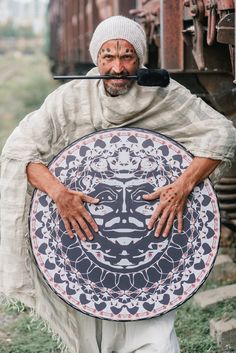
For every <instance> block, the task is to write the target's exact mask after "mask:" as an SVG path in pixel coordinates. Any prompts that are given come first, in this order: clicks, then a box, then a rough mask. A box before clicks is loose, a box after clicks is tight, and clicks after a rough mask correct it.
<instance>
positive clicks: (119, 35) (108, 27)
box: [89, 16, 147, 66]
mask: <svg viewBox="0 0 236 353" xmlns="http://www.w3.org/2000/svg"><path fill="white" fill-rule="evenodd" d="M113 39H124V40H127V42H129V43H131V44H132V45H133V47H134V49H135V51H136V53H137V55H138V58H139V65H140V66H141V65H143V62H144V59H145V55H146V50H147V47H146V34H145V32H144V30H143V28H142V26H141V25H140V24H138V23H137V22H135V21H134V20H131V19H130V18H127V17H124V16H112V17H109V18H107V19H106V20H104V21H102V22H101V23H100V24H99V25H98V26H97V28H96V29H95V31H94V33H93V36H92V39H91V42H90V45H89V51H90V54H91V57H92V59H93V62H94V64H95V65H97V57H98V52H99V50H100V48H101V46H102V45H103V44H104V43H105V42H107V41H108V40H113Z"/></svg>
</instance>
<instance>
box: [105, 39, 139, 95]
mask: <svg viewBox="0 0 236 353" xmlns="http://www.w3.org/2000/svg"><path fill="white" fill-rule="evenodd" d="M138 67H139V60H138V56H137V54H136V51H135V49H134V47H133V46H132V44H130V43H129V42H127V41H126V40H123V39H115V40H109V41H107V42H105V43H104V44H103V45H102V47H101V49H100V51H99V53H98V70H99V73H100V75H116V76H121V75H135V73H136V71H137V69H138ZM103 82H104V87H105V90H106V91H107V92H108V93H109V94H110V95H111V96H119V95H121V94H125V93H127V92H128V91H129V89H130V87H131V86H132V84H133V80H127V79H114V80H113V79H112V80H104V81H103Z"/></svg>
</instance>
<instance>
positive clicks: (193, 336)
mask: <svg viewBox="0 0 236 353" xmlns="http://www.w3.org/2000/svg"><path fill="white" fill-rule="evenodd" d="M222 318H225V319H230V318H236V302H235V301H233V300H229V301H225V302H222V303H219V304H218V305H217V306H216V307H214V308H210V309H204V310H202V309H199V308H197V307H195V306H193V305H192V302H191V300H190V301H189V302H187V303H185V304H184V305H183V306H182V307H181V308H179V309H178V310H177V319H176V325H175V327H176V332H177V336H178V337H179V340H180V345H181V353H217V346H216V343H215V341H214V340H213V339H212V338H211V336H210V334H209V320H211V319H216V320H220V319H222Z"/></svg>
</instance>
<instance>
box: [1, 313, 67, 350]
mask: <svg viewBox="0 0 236 353" xmlns="http://www.w3.org/2000/svg"><path fill="white" fill-rule="evenodd" d="M5 315H7V317H8V324H5V325H2V327H1V329H0V333H2V337H3V336H4V335H5V339H1V336H0V353H60V350H59V349H58V348H57V343H56V342H55V341H53V340H52V338H51V336H50V334H49V333H48V332H47V331H46V330H42V329H41V328H40V327H42V323H41V321H39V320H35V321H32V319H31V317H30V316H29V310H28V309H27V308H25V310H24V311H23V312H21V313H18V312H16V311H15V310H9V309H6V310H5Z"/></svg>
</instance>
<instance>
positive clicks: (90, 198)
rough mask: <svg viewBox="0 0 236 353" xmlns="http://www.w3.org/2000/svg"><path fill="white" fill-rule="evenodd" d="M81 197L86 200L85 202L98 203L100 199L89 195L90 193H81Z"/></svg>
mask: <svg viewBox="0 0 236 353" xmlns="http://www.w3.org/2000/svg"><path fill="white" fill-rule="evenodd" d="M81 199H82V200H83V201H84V202H88V203H92V204H96V203H98V202H99V201H100V200H99V199H97V198H94V197H91V196H88V195H85V194H82V195H81Z"/></svg>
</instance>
